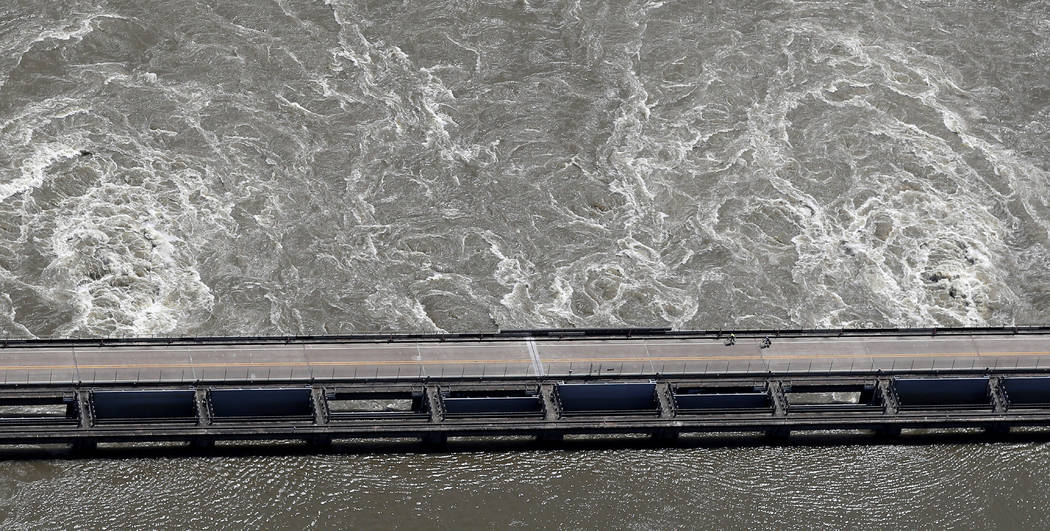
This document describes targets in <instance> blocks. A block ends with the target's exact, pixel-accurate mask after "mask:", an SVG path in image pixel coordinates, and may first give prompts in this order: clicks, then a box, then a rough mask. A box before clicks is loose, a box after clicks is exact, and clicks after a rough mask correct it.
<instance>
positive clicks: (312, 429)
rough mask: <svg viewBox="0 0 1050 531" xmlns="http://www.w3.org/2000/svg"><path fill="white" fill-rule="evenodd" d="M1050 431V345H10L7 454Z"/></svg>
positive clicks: (997, 331)
mask: <svg viewBox="0 0 1050 531" xmlns="http://www.w3.org/2000/svg"><path fill="white" fill-rule="evenodd" d="M1018 426H1050V329H1048V328H1041V327H1039V328H1036V327H1021V328H980V329H978V328H965V329H879V330H751V331H735V332H729V331H671V330H666V329H623V330H532V331H505V332H499V333H483V334H456V335H362V336H323V337H287V338H284V337H267V338H258V337H251V338H178V339H168V338H164V339H151V338H137V339H109V340H94V339H92V340H46V341H45V340H17V341H16V340H8V341H4V342H3V343H2V344H0V443H2V444H25V443H29V444H33V443H39V444H44V443H72V444H75V445H77V446H88V447H90V446H93V445H95V444H96V443H99V442H103V443H105V442H139V441H187V442H192V443H195V444H199V445H208V444H211V443H213V442H214V441H217V440H253V439H303V440H308V441H311V442H315V443H327V442H329V441H331V440H332V439H350V438H376V437H383V438H385V437H391V438H393V437H418V438H421V439H424V440H427V441H431V442H441V441H444V440H446V439H447V438H448V437H469V436H494V435H500V436H502V435H529V436H537V437H539V438H543V439H558V438H561V437H564V436H566V435H576V434H603V433H644V434H652V435H656V436H659V437H675V436H677V435H678V434H680V433H693V432H712V431H715V432H718V431H749V432H752V431H753V432H764V433H767V434H772V435H778V436H784V435H786V434H788V433H790V432H792V431H808V430H843V429H863V430H873V431H877V432H880V433H898V432H899V431H900V430H902V429H934V428H967V427H970V428H983V429H987V430H993V431H1008V430H1009V429H1010V428H1012V427H1018Z"/></svg>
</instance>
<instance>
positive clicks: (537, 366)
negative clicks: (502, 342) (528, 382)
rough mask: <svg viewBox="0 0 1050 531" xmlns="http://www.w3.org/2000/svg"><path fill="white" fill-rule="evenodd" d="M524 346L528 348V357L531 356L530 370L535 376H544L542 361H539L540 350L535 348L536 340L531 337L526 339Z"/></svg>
mask: <svg viewBox="0 0 1050 531" xmlns="http://www.w3.org/2000/svg"><path fill="white" fill-rule="evenodd" d="M525 346H527V347H528V348H529V357H530V358H532V370H533V371H534V372H535V373H536V375H537V376H544V374H543V362H542V361H540V351H539V350H537V349H536V341H535V340H533V339H531V338H530V339H527V340H526V341H525Z"/></svg>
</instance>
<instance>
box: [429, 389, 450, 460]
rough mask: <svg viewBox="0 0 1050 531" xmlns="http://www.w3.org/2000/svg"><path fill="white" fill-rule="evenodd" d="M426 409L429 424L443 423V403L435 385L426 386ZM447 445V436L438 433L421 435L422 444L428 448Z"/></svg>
mask: <svg viewBox="0 0 1050 531" xmlns="http://www.w3.org/2000/svg"><path fill="white" fill-rule="evenodd" d="M425 392H426V401H427V409H428V410H429V411H430V422H431V423H434V424H438V423H441V422H444V421H445V403H444V402H443V401H442V400H441V388H440V387H438V386H437V385H427V386H426V389H425ZM446 443H448V435H446V434H445V433H443V432H439V431H430V432H427V433H426V434H425V435H423V444H426V445H428V446H442V445H444V444H446Z"/></svg>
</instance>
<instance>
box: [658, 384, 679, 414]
mask: <svg viewBox="0 0 1050 531" xmlns="http://www.w3.org/2000/svg"><path fill="white" fill-rule="evenodd" d="M656 398H657V400H658V401H659V403H660V417H662V418H672V417H674V416H675V415H676V414H677V411H676V408H675V405H674V395H673V391H672V390H671V384H669V383H667V382H659V383H657V384H656Z"/></svg>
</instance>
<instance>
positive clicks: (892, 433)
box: [875, 378, 901, 437]
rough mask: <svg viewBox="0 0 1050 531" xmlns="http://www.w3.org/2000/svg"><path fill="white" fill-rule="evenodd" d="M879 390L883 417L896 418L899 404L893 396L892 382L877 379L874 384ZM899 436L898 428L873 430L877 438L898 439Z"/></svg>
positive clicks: (888, 427)
mask: <svg viewBox="0 0 1050 531" xmlns="http://www.w3.org/2000/svg"><path fill="white" fill-rule="evenodd" d="M876 386H877V387H878V388H879V396H880V397H881V398H882V412H883V414H885V415H891V416H896V415H897V413H898V412H899V411H900V403H899V402H897V395H895V394H893V382H892V381H891V380H890V379H889V378H879V380H878V382H876ZM900 434H901V428H900V426H894V425H884V426H882V427H880V428H877V429H876V430H875V435H878V436H879V437H898V436H900Z"/></svg>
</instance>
